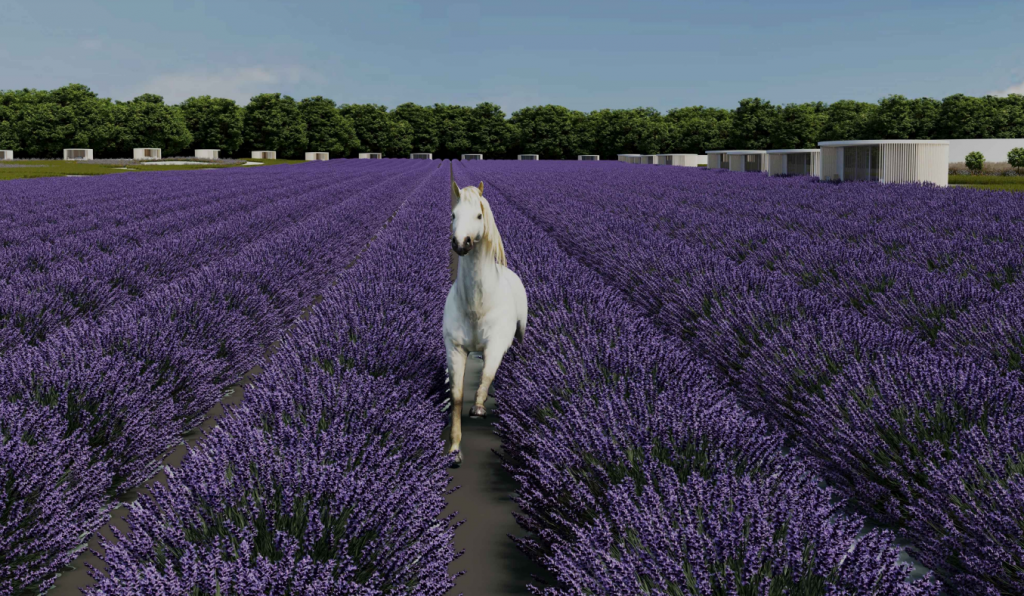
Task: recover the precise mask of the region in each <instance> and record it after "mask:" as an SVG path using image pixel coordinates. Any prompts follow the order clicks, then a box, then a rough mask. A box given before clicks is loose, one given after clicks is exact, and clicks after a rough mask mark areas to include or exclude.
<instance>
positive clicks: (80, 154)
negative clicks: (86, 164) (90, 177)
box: [64, 149, 92, 161]
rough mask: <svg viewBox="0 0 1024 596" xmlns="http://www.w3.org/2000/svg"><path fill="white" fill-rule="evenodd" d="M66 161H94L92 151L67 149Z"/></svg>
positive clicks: (65, 152) (65, 153)
mask: <svg viewBox="0 0 1024 596" xmlns="http://www.w3.org/2000/svg"><path fill="white" fill-rule="evenodd" d="M64 159H65V160H67V161H73V160H78V161H87V160H90V159H92V149H65V150H64Z"/></svg>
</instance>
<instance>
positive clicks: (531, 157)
mask: <svg viewBox="0 0 1024 596" xmlns="http://www.w3.org/2000/svg"><path fill="white" fill-rule="evenodd" d="M516 159H518V160H519V161H539V160H540V156H539V155H537V154H536V153H523V154H522V155H517V156H516Z"/></svg>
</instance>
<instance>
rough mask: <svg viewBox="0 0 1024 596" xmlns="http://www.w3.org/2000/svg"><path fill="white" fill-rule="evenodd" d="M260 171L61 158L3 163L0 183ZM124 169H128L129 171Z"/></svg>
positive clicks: (285, 161)
mask: <svg viewBox="0 0 1024 596" xmlns="http://www.w3.org/2000/svg"><path fill="white" fill-rule="evenodd" d="M246 161H258V162H260V163H263V164H266V165H278V164H290V163H305V161H304V160H301V159H248V160H246ZM3 164H17V165H23V166H30V167H23V168H5V167H3ZM243 167H248V168H258V167H261V166H243V165H224V164H214V163H203V162H196V164H195V165H191V164H190V165H187V166H150V165H146V164H144V163H139V164H132V165H128V166H115V165H110V164H101V163H89V162H87V161H64V160H61V159H52V160H31V161H17V160H15V161H5V162H0V180H14V179H17V178H48V177H51V176H69V175H70V176H98V175H101V174H125V173H132V172H166V171H168V170H202V169H204V168H217V169H220V168H243ZM124 168H128V169H127V170H126V169H124Z"/></svg>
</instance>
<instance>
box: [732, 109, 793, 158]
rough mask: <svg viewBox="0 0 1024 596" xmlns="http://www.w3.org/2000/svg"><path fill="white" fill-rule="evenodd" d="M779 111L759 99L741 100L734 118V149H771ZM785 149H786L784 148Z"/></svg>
mask: <svg viewBox="0 0 1024 596" xmlns="http://www.w3.org/2000/svg"><path fill="white" fill-rule="evenodd" d="M778 123H779V109H778V108H777V107H775V106H773V105H772V102H770V101H766V100H763V99H761V98H759V97H754V98H748V99H741V100H740V105H739V106H738V107H737V108H736V110H735V111H734V112H733V117H732V135H733V136H732V140H731V141H730V145H731V148H732V149H770V148H771V136H772V133H773V132H774V131H775V129H776V127H777V126H778ZM782 148H783V149H785V147H782Z"/></svg>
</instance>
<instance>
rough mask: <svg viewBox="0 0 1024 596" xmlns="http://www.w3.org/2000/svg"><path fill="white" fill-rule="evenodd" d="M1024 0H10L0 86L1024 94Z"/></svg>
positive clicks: (174, 96)
mask: <svg viewBox="0 0 1024 596" xmlns="http://www.w3.org/2000/svg"><path fill="white" fill-rule="evenodd" d="M1022 25H1024V1H1022V0H1013V1H991V0H989V1H985V2H981V3H975V2H970V1H969V0H958V1H955V2H954V1H946V0H929V1H902V2H901V1H898V0H889V1H877V0H858V1H856V2H845V1H844V2H833V1H831V0H816V1H813V2H812V1H804V0H767V1H762V2H756V3H752V2H751V3H748V2H735V1H732V0H708V1H703V2H683V1H678V0H677V1H665V0H646V1H637V0H632V1H627V0H618V1H615V2H605V1H603V0H590V1H578V0H546V1H543V0H542V1H535V0H504V1H501V2H497V1H493V2H481V3H471V2H456V1H446V0H435V1H432V2H421V1H413V0H366V1H364V2H346V1H335V2H326V1H320V0H304V1H301V2H293V1H278V2H262V1H258V0H247V1H245V2H236V1H234V0H218V1H216V2H184V1H180V2H179V1H175V2H166V1H153V0H142V1H139V0H135V1H132V2H113V1H111V2H95V1H89V0H73V1H67V2H65V1H48V0H34V1H29V2H26V1H22V0H0V89H12V88H22V87H34V88H43V89H50V88H54V87H59V86H61V85H63V84H66V83H71V82H79V83H84V84H86V85H88V86H90V87H91V88H92V89H93V90H94V91H96V92H97V93H99V94H100V95H101V96H104V97H112V98H115V99H130V98H131V97H134V96H136V95H138V94H140V93H144V92H152V93H158V94H160V95H163V96H164V97H165V98H166V99H167V100H168V101H170V102H175V103H176V102H178V101H181V100H182V99H184V98H186V97H189V96H192V95H201V94H211V95H215V96H221V97H231V98H233V99H236V100H238V101H240V102H242V103H245V102H247V101H248V98H249V97H251V96H252V95H254V94H256V93H261V92H272V91H280V92H283V93H287V94H289V95H291V96H293V97H295V98H296V99H299V98H302V97H307V96H310V95H324V96H326V97H330V98H332V99H334V100H335V101H337V102H338V103H368V102H372V103H380V104H384V105H387V106H389V107H394V106H395V105H398V104H399V103H403V102H406V101H413V102H416V103H420V104H432V103H435V102H439V103H450V104H463V105H475V104H477V103H479V102H481V101H491V102H495V103H497V104H499V105H501V106H502V107H503V108H504V109H505V111H506V112H507V113H511V112H512V111H514V110H516V109H519V108H522V107H525V106H530V105H538V104H544V103H555V104H560V105H564V106H567V107H570V108H574V109H579V110H584V111H589V110H593V109H599V108H605V107H607V108H627V107H636V106H650V107H655V108H658V109H660V110H663V111H664V110H667V109H669V108H672V107H681V106H690V105H705V106H715V107H724V108H732V107H734V106H735V105H736V102H737V101H739V100H740V99H742V98H744V97H755V96H757V97H762V98H765V99H768V100H770V101H771V102H772V103H779V104H782V103H788V102H802V101H813V100H821V101H825V102H831V101H835V100H837V99H858V100H864V101H875V100H877V99H879V98H880V97H883V96H885V95H888V94H893V93H900V94H903V95H906V96H909V97H920V96H929V97H935V98H939V99H940V98H942V97H945V96H947V95H951V94H953V93H965V94H968V95H985V94H988V93H995V94H1002V93H1006V92H1017V93H1024V28H1022Z"/></svg>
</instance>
